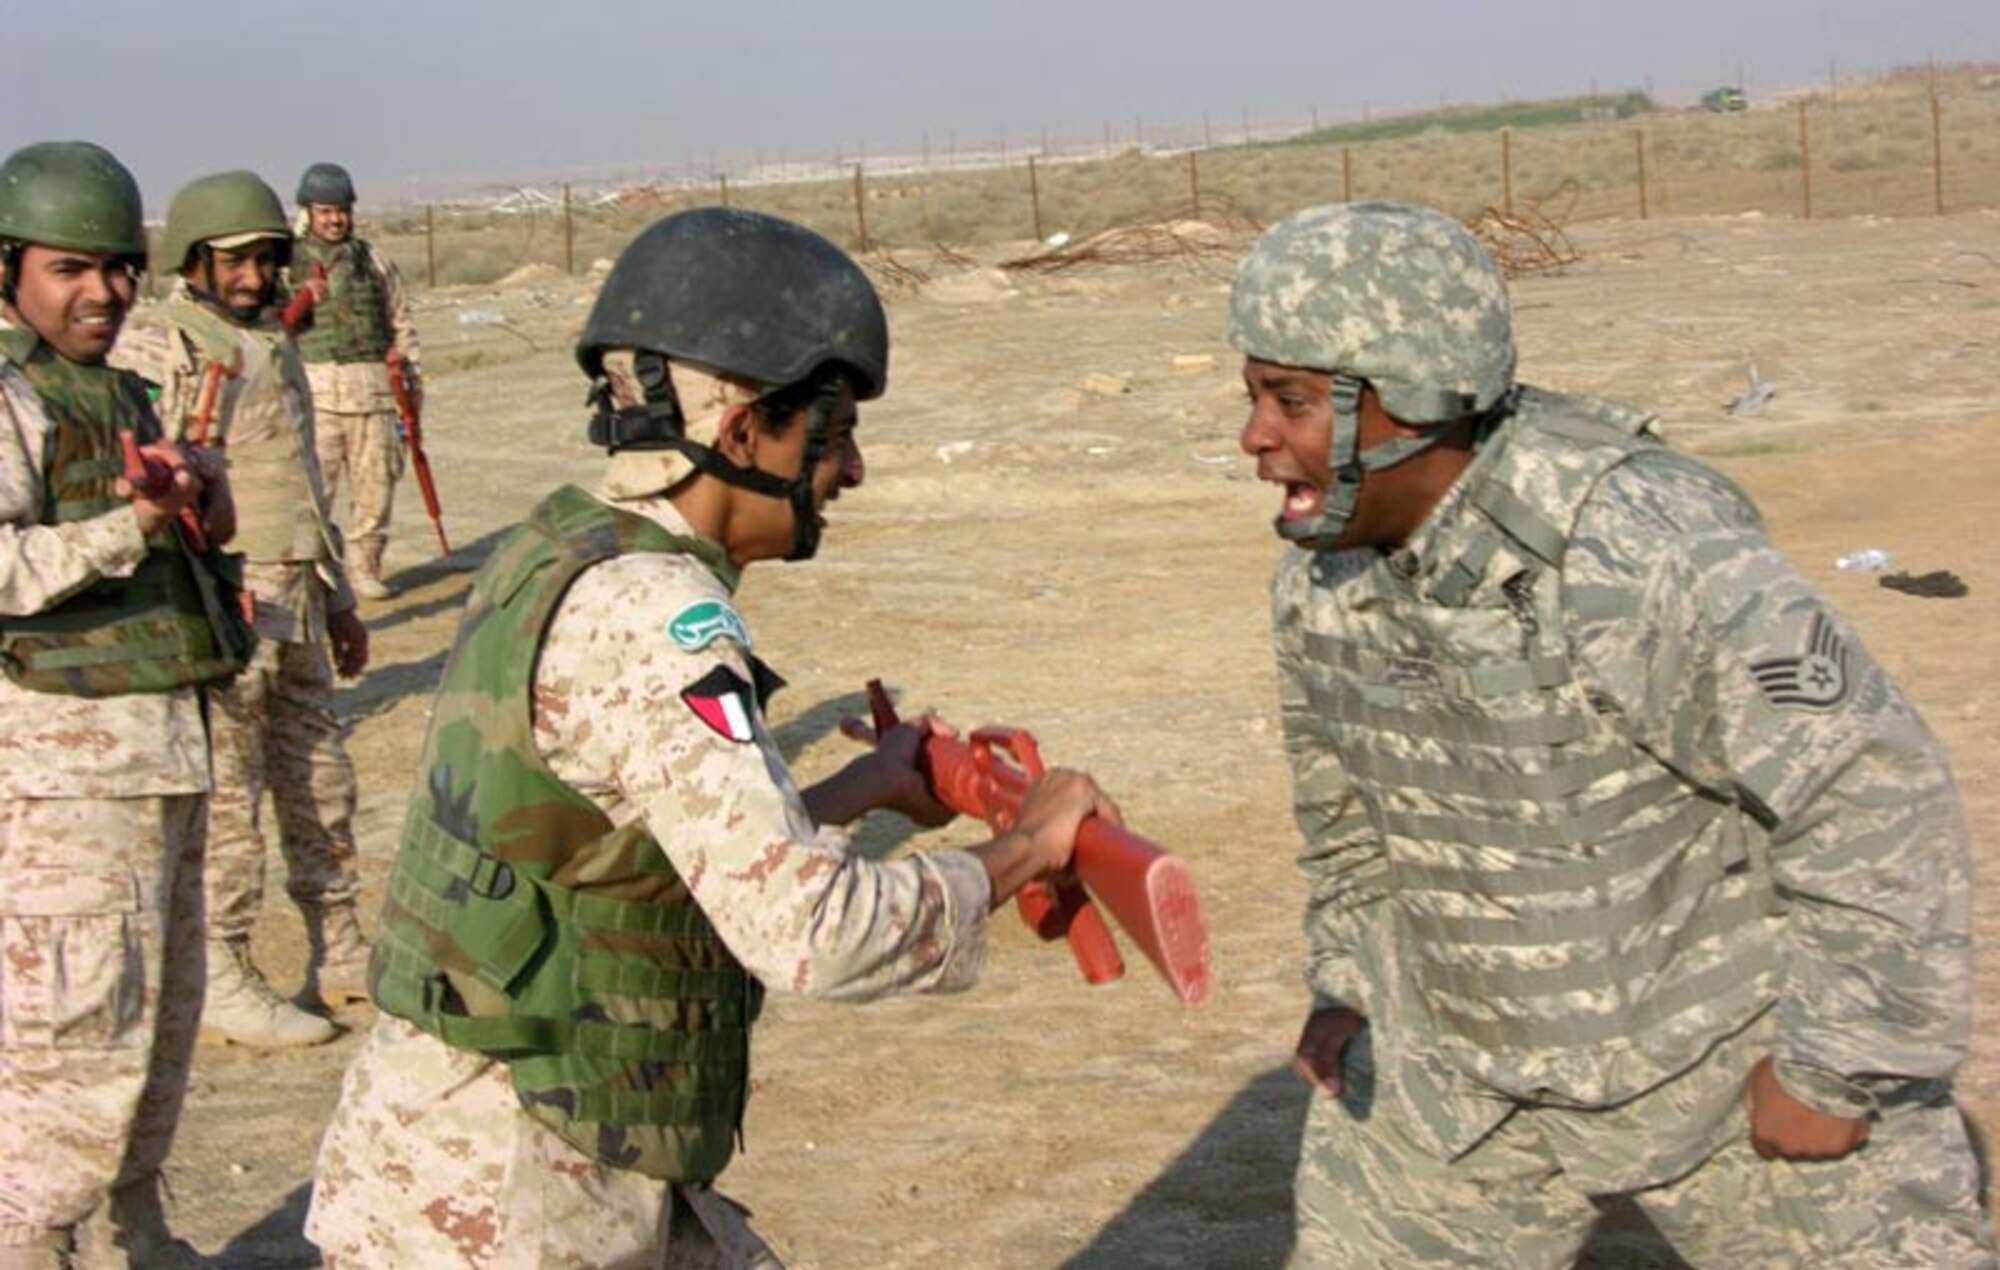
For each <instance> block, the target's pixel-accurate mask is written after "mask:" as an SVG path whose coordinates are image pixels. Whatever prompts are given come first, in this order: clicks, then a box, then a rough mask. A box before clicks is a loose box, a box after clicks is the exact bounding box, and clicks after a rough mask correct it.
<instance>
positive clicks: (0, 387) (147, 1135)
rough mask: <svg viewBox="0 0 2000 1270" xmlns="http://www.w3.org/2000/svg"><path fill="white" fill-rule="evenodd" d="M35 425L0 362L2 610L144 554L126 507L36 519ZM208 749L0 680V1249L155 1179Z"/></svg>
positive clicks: (141, 710)
mask: <svg viewBox="0 0 2000 1270" xmlns="http://www.w3.org/2000/svg"><path fill="white" fill-rule="evenodd" d="M5 328H6V323H5V322H4V321H0V329H5ZM50 428H51V425H50V421H49V419H48V417H47V415H46V414H45V413H44V411H43V409H42V407H41V403H40V401H39V399H38V398H37V396H36V393H35V391H34V389H33V388H32V387H30V386H29V384H28V383H27V381H26V379H25V378H24V377H23V376H22V375H21V373H20V372H19V370H18V369H17V368H16V367H15V366H13V365H12V364H11V363H10V362H8V361H6V360H5V359H4V358H0V614H5V615H8V616H14V615H27V614H34V613H41V612H44V611H47V610H49V609H51V608H54V607H55V606H57V605H59V604H61V603H62V602H63V601H64V600H65V599H67V598H68V597H70V596H72V595H74V594H75V593H77V592H78V591H79V590H80V589H82V588H83V587H85V586H87V585H89V584H90V583H92V582H95V581H97V580H99V579H102V578H122V577H129V576H131V574H132V572H133V571H134V570H135V569H136V568H137V567H138V565H139V563H140V561H141V560H142V559H143V558H144V556H145V554H146V551H147V544H146V540H145V538H144V537H143V536H141V534H140V532H139V524H138V520H137V518H136V517H135V515H134V514H133V513H132V512H131V511H130V510H129V509H120V510H116V511H112V512H108V513H106V514H103V515H100V516H95V517H91V518H89V519H83V520H71V521H67V522H64V523H60V524H54V525H48V524H43V523H41V522H42V508H43V499H44V478H45V472H44V467H43V462H44V457H43V456H44V454H45V453H46V450H45V446H46V445H47V442H48V437H49V433H50ZM207 751H208V743H207V738H206V736H205V735H204V732H203V728H202V716H201V703H200V700H199V698H198V696H197V693H196V690H195V689H192V688H182V689H178V690H175V691H172V692H160V693H131V694H125V695H120V696H108V697H83V696H71V695H66V694H60V693H52V692H38V691H30V690H28V689H26V688H22V687H20V686H18V685H16V684H15V683H14V682H13V681H12V680H11V679H8V678H5V677H0V817H4V818H3V819H0V1124H4V1125H5V1126H6V1128H5V1131H4V1132H0V1245H16V1246H18V1245H26V1244H36V1243H45V1244H48V1245H49V1246H55V1243H54V1241H56V1240H57V1239H59V1235H58V1232H60V1231H62V1230H63V1229H64V1228H67V1227H72V1226H78V1225H82V1226H83V1229H84V1231H88V1230H89V1229H90V1228H91V1224H90V1222H89V1221H88V1219H89V1218H90V1217H91V1216H93V1215H94V1214H96V1215H101V1214H102V1213H103V1212H104V1206H105V1201H106V1197H107V1195H111V1196H112V1197H113V1202H116V1195H117V1193H118V1192H119V1191H121V1190H125V1189H127V1188H131V1189H135V1190H136V1189H140V1188H145V1189H147V1190H148V1191H149V1193H150V1190H151V1188H153V1187H156V1186H157V1184H158V1178H157V1175H158V1173H159V1170H160V1168H161V1166H162V1164H163V1163H164V1162H165V1160H166V1157H167V1153H168V1148H169V1147H170V1146H171V1144H172V1141H173V1133H174V1126H175V1122H176V1121H177V1120H178V1118H179V1113H180V1104H181V1097H182V1095H183V1093H184V1092H185V1091H186V1088H187V1079H188V1071H189V1067H190V1063H191V1060H192V1055H193V1047H194V1040H195V1031H196V1021H197V1018H198V1016H199V1014H200V1010H201V987H202V943H201V851H202V831H203V821H204V818H205V814H206V812H205V803H206V798H205V791H206V790H207V788H208V753H207ZM79 1238H87V1236H85V1235H84V1234H83V1232H82V1231H80V1232H79ZM84 1251H85V1252H86V1253H87V1254H88V1255H91V1256H99V1257H102V1258H103V1260H102V1261H98V1262H85V1264H114V1263H115V1261H114V1256H115V1254H114V1253H113V1252H112V1251H111V1250H109V1249H107V1248H103V1247H99V1248H96V1249H85V1250H84Z"/></svg>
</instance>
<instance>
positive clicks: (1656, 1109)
mask: <svg viewBox="0 0 2000 1270" xmlns="http://www.w3.org/2000/svg"><path fill="white" fill-rule="evenodd" d="M1759 1039H1760V1037H1759V1035H1758V1034H1757V1030H1756V1029H1753V1030H1752V1035H1750V1036H1747V1037H1739V1038H1732V1040H1731V1041H1730V1042H1725V1043H1724V1044H1723V1045H1722V1046H1721V1047H1720V1048H1719V1050H1718V1052H1717V1053H1716V1054H1714V1055H1711V1057H1710V1059H1709V1060H1708V1062H1710V1063H1726V1064H1728V1066H1729V1071H1731V1072H1734V1071H1739V1070H1740V1071H1741V1072H1742V1073H1743V1074H1744V1075H1745V1076H1747V1075H1748V1074H1749V1066H1750V1062H1751V1061H1753V1060H1754V1054H1753V1053H1752V1052H1751V1051H1753V1050H1756V1049H1761V1048H1762V1046H1761V1045H1759V1044H1757V1043H1756V1042H1757V1041H1758V1040H1759ZM1356 1075H1357V1073H1356V1071H1355V1069H1354V1067H1353V1066H1350V1068H1349V1076H1350V1090H1349V1093H1348V1095H1346V1096H1343V1097H1342V1098H1339V1099H1335V1098H1328V1097H1325V1096H1323V1095H1317V1094H1316V1095H1314V1096H1313V1099H1312V1104H1311V1109H1310V1111H1309V1112H1308V1114H1307V1118H1306V1130H1305V1140H1304V1142H1303V1144H1302V1147H1301V1150H1300V1153H1299V1171H1298V1177H1297V1182H1296V1204H1297V1216H1298V1244H1297V1248H1296V1249H1295V1251H1294V1253H1293V1258H1292V1263H1291V1264H1293V1265H1295V1266H1300V1267H1314V1268H1318V1267H1339V1268H1341V1270H1348V1268H1353V1270H1361V1268H1363V1267H1384V1268H1386V1267H1397V1268H1399V1270H1400V1268H1402V1267H1423V1266H1437V1267H1447V1266H1448V1267H1471V1266H1479V1267H1486V1266H1507V1267H1510V1268H1516V1267H1517V1268H1519V1270H1536V1268H1538V1267H1548V1268H1549V1270H1555V1268H1557V1267H1562V1268H1564V1270H1566V1268H1567V1267H1569V1266H1572V1265H1574V1264H1575V1261H1576V1258H1577V1255H1578V1254H1579V1253H1580V1252H1581V1251H1582V1250H1583V1246H1584V1244H1585V1242H1586V1240H1587V1239H1588V1238H1589V1236H1590V1233H1591V1228H1592V1227H1593V1226H1594V1225H1595V1224H1596V1221H1597V1218H1598V1216H1599V1209H1598V1208H1597V1206H1596V1205H1595V1204H1594V1203H1593V1194H1592V1191H1593V1190H1595V1188H1590V1187H1587V1186H1585V1185H1582V1184H1579V1181H1578V1179H1577V1176H1576V1172H1575V1169H1576V1166H1578V1165H1579V1164H1580V1165H1581V1166H1582V1167H1583V1168H1585V1169H1587V1170H1598V1169H1616V1168H1618V1167H1620V1165H1621V1164H1624V1165H1626V1166H1628V1167H1643V1162H1644V1161H1645V1160H1646V1159H1647V1158H1648V1156H1649V1154H1650V1153H1651V1151H1652V1149H1653V1147H1654V1140H1655V1139H1656V1138H1667V1139H1670V1140H1671V1141H1673V1142H1674V1143H1676V1144H1685V1143H1687V1142H1688V1141H1690V1140H1698V1139H1699V1138H1700V1137H1702V1136H1703V1133H1704V1130H1703V1129H1702V1128H1701V1127H1699V1126H1697V1127H1696V1128H1695V1130H1694V1131H1693V1132H1692V1133H1691V1132H1690V1129H1689V1125H1688V1124H1687V1123H1686V1119H1685V1118H1687V1117H1695V1118H1700V1117H1702V1116H1708V1117H1711V1118H1715V1119H1717V1121H1718V1122H1717V1123H1715V1124H1714V1129H1715V1131H1716V1132H1715V1139H1716V1140H1719V1141H1720V1142H1721V1143H1722V1145H1721V1146H1720V1148H1719V1149H1717V1150H1715V1151H1714V1152H1713V1154H1711V1155H1709V1156H1708V1158H1707V1159H1706V1160H1704V1161H1702V1162H1699V1163H1695V1164H1693V1165H1692V1167H1691V1168H1689V1169H1687V1171H1684V1172H1681V1173H1680V1175H1679V1176H1674V1177H1671V1179H1670V1180H1668V1181H1666V1182H1665V1183H1663V1184H1659V1185H1652V1186H1645V1187H1642V1188H1634V1189H1631V1190H1629V1191H1624V1192H1623V1194H1625V1195H1626V1196H1627V1197H1628V1198H1629V1199H1630V1200H1631V1201H1632V1202H1633V1203H1635V1204H1636V1205H1637V1206H1638V1207H1639V1208H1640V1209H1641V1210H1642V1211H1643V1212H1644V1213H1645V1214H1646V1216H1647V1217H1648V1218H1649V1219H1650V1220H1651V1221H1652V1223H1653V1225H1654V1226H1655V1227H1657V1228H1658V1229H1659V1231H1660V1233H1661V1234H1663V1235H1665V1236H1666V1238H1667V1239H1668V1241H1669V1242H1671V1243H1672V1244H1673V1246H1674V1251H1675V1252H1676V1253H1678V1254H1679V1255H1680V1256H1681V1257H1682V1258H1684V1259H1685V1260H1686V1261H1687V1262H1688V1263H1690V1264H1692V1265H1694V1266H1697V1267H1708V1266H1713V1267H1720V1268H1724V1270H1738V1268H1747V1267H1792V1266H1813V1267H1831V1266H1840V1267H1868V1268H1870V1270H1877V1268H1882V1270H1886V1268H1888V1267H1907V1268H1908V1270H1946V1268H1948V1267H1949V1268H1956V1267H1973V1266H1982V1267H1991V1266H1993V1265H1995V1264H1996V1262H1995V1259H1994V1250H1993V1249H1994V1245H1993V1235H1992V1229H1991V1226H1990V1224H1989V1222H1988V1220H1987V1218H1986V1216H1985V1214H1984V1213H1982V1212H1981V1210H1980V1207H1979V1167H1978V1162H1977V1160H1976V1159H1975V1158H1974V1156H1973V1153H1972V1149H1971V1145H1970V1142H1969V1141H1968V1139H1967V1136H1966V1131H1965V1122H1964V1118H1963V1117H1962V1116H1961V1115H1960V1113H1959V1110H1958V1108H1957V1106H1956V1105H1955V1104H1953V1102H1952V1101H1951V1099H1950V1096H1949V1093H1948V1092H1946V1091H1945V1090H1944V1089H1943V1088H1942V1087H1938V1088H1936V1089H1934V1090H1932V1091H1931V1093H1932V1096H1931V1098H1930V1099H1929V1100H1928V1101H1920V1102H1910V1103H1906V1104H1903V1105H1897V1106H1891V1107H1888V1108H1886V1109H1885V1110H1884V1112H1883V1113H1882V1117H1881V1119H1880V1120H1879V1121H1878V1122H1877V1123H1876V1124H1875V1126H1874V1129H1873V1132H1872V1134H1871V1136H1870V1137H1869V1140H1868V1142H1867V1144H1866V1145H1864V1146H1863V1147H1862V1148H1861V1149H1860V1150H1859V1151H1856V1152H1854V1153H1853V1154H1851V1155H1848V1156H1847V1157H1845V1158H1843V1159H1839V1160H1828V1161H1810V1162H1808V1161H1790V1160H1772V1161H1766V1160H1763V1159H1760V1158H1759V1157H1758V1156H1757V1154H1756V1152H1755V1151H1753V1150H1752V1149H1751V1147H1750V1137H1749V1117H1748V1115H1747V1113H1746V1112H1745V1111H1744V1110H1743V1107H1742V1105H1741V1101H1740V1099H1738V1098H1735V1097H1730V1098H1728V1099H1726V1100H1725V1101H1723V1102H1721V1103H1720V1104H1716V1103H1715V1101H1714V1100H1713V1099H1712V1098H1709V1097H1708V1094H1707V1092H1706V1090H1714V1089H1728V1088H1730V1087H1731V1086H1732V1085H1733V1086H1734V1087H1736V1088H1740V1083H1737V1082H1735V1081H1733V1080H1732V1081H1729V1082H1723V1081H1708V1082H1704V1081H1700V1080H1696V1081H1693V1082H1691V1083H1692V1084H1693V1085H1694V1086H1695V1087H1696V1089H1697V1092H1696V1093H1695V1094H1693V1095H1691V1096H1690V1097H1688V1098H1681V1097H1678V1096H1677V1091H1676V1090H1675V1089H1674V1086H1675V1085H1678V1084H1681V1083H1682V1082H1687V1081H1689V1077H1686V1076H1683V1077H1681V1078H1679V1079H1677V1080H1676V1081H1674V1082H1670V1084H1669V1085H1667V1086H1664V1087H1662V1089H1660V1090H1657V1091H1654V1092H1652V1093H1648V1094H1646V1095H1643V1096H1642V1097H1640V1098H1638V1099H1635V1100H1634V1101H1633V1102H1632V1103H1628V1104H1626V1105H1625V1106H1624V1107H1621V1108H1615V1109H1612V1110H1610V1111H1605V1112H1596V1113H1587V1112H1575V1111H1564V1110H1560V1109H1553V1108H1527V1107H1524V1108H1521V1109H1519V1110H1517V1111H1516V1112H1515V1113H1514V1114H1513V1115H1512V1116H1510V1117H1509V1118H1508V1119H1507V1120H1506V1121H1504V1122H1502V1123H1501V1125H1500V1126H1499V1127H1498V1128H1497V1129H1495V1130H1494V1131H1493V1132H1492V1133H1491V1134H1490V1135H1489V1136H1488V1137H1486V1138H1485V1139H1483V1140H1482V1141H1481V1142H1480V1143H1479V1144H1478V1145H1477V1146H1475V1147H1473V1148H1472V1150H1470V1151H1468V1152H1467V1153H1466V1154H1464V1155H1462V1156H1460V1157H1458V1158H1457V1159H1455V1160H1449V1161H1446V1160H1440V1159H1438V1158H1437V1157H1435V1156H1433V1155H1430V1154H1428V1153H1427V1152H1425V1151H1424V1150H1423V1149H1422V1148H1421V1147H1419V1146H1418V1145H1417V1144H1416V1143H1415V1142H1414V1141H1413V1140H1412V1139H1411V1138H1410V1136H1409V1133H1408V1130H1407V1129H1406V1128H1404V1126H1403V1124H1402V1123H1401V1121H1402V1114H1401V1113H1399V1112H1398V1111H1397V1109H1396V1107H1395V1105H1394V1103H1393V1100H1390V1099H1369V1098H1367V1097H1366V1096H1365V1094H1362V1093H1361V1092H1360V1091H1362V1090H1365V1089H1367V1088H1369V1087H1370V1086H1371V1085H1372V1081H1371V1079H1370V1076H1371V1075H1372V1073H1365V1072H1363V1073H1360V1074H1359V1075H1360V1079H1359V1081H1355V1080H1354V1079H1353V1078H1354V1077H1355V1076H1356ZM1649 1115H1650V1116H1651V1117H1652V1118H1654V1119H1656V1120H1658V1121H1660V1123H1659V1124H1657V1125H1655V1126H1650V1127H1649V1125H1648V1124H1647V1119H1648V1117H1649ZM1683 1167H1684V1168H1685V1167H1686V1166H1683ZM1610 1193H1618V1192H1603V1191H1598V1192H1597V1196H1596V1197H1597V1198H1604V1197H1606V1196H1607V1194H1610ZM1647 1264H1651V1262H1650V1261H1648V1262H1647Z"/></svg>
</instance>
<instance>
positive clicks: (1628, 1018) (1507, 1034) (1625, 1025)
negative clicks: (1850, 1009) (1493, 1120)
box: [1430, 940, 1776, 1050]
mask: <svg viewBox="0 0 2000 1270" xmlns="http://www.w3.org/2000/svg"><path fill="white" fill-rule="evenodd" d="M1772 947H1773V943H1772V941H1769V940H1765V941H1762V942H1760V943H1758V944H1755V945H1753V946H1752V947H1750V948H1748V949H1739V950H1738V952H1737V955H1735V956H1731V957H1727V958H1724V959H1723V960H1721V961H1719V962H1717V963H1716V964H1715V965H1713V966H1710V967H1709V968H1707V969H1705V970H1701V971H1698V972H1696V973H1694V974H1692V975H1689V976H1687V977H1686V978H1682V979H1677V980H1675V981H1674V982H1672V983H1670V984H1668V985H1666V986H1664V987H1654V988H1650V989H1648V990H1647V992H1646V994H1645V995H1644V996H1642V997H1639V998H1637V999H1636V1000H1620V1001H1618V1002H1616V1003H1615V1004H1614V1005H1613V1006H1612V1008H1609V1009H1607V1010H1605V1011H1604V1012H1603V1013H1598V1014H1580V1013H1574V1012H1571V1013H1565V1014H1564V1015H1562V1016H1560V1017H1555V1018H1522V1017H1513V1016H1502V1017H1498V1018H1486V1017H1481V1016H1479V1015H1475V1014H1471V1013H1469V1012H1467V1011H1464V1010H1459V1009H1454V1008H1452V1007H1451V1006H1449V1005H1447V1004H1445V1002H1444V1001H1442V1000H1438V999H1433V1000H1432V1001H1431V1002H1430V1008H1431V1010H1432V1012H1433V1013H1435V1014H1437V1015H1438V1016H1439V1017H1440V1018H1442V1019H1444V1020H1446V1021H1447V1023H1448V1025H1449V1026H1450V1028H1451V1030H1452V1031H1453V1032H1455V1033H1456V1034H1458V1035H1459V1036H1461V1037H1463V1038H1465V1039H1466V1040H1468V1041H1471V1042H1473V1043H1474V1044H1476V1045H1481V1046H1485V1047H1487V1048H1491V1049H1502V1050H1515V1049H1535V1050H1547V1049H1549V1048H1551V1047H1557V1048H1580V1047H1585V1046H1598V1045H1604V1044H1606V1043H1608V1042H1611V1041H1617V1040H1624V1039H1629V1038H1631V1037H1633V1036H1637V1035H1643V1034H1644V1033H1646V1032H1650V1031H1652V1030H1654V1029H1656V1028H1659V1027H1661V1026H1662V1025H1664V1024H1667V1023H1670V1022H1672V1021H1674V1020H1675V1019H1676V1018H1677V1017H1678V1016H1680V1015H1683V1014H1685V1013H1687V1012H1688V1011H1690V1010H1693V1009H1696V1008H1698V1007H1699V1008H1703V1009H1704V1011H1705V1013H1707V1014H1710V1015H1712V1016H1713V1017H1715V1018H1718V1019H1722V1020H1725V1021H1728V1020H1734V1019H1739V1018H1742V1017H1745V1014H1744V1010H1745V1008H1746V1007H1747V1006H1748V1005H1749V1004H1750V1003H1751V1001H1757V1002H1761V1001H1762V1000H1763V998H1764V997H1765V995H1766V994H1767V993H1768V992H1769V990H1770V989H1769V985H1767V984H1765V983H1763V982H1762V980H1763V979H1764V978H1765V976H1767V975H1768V974H1769V973H1770V972H1771V971H1772V970H1773V969H1774V967H1775V962H1776V956H1775V953H1774V952H1773V950H1772ZM1617 995H1618V996H1620V997H1624V996H1626V995H1627V994H1625V993H1619V994H1617Z"/></svg>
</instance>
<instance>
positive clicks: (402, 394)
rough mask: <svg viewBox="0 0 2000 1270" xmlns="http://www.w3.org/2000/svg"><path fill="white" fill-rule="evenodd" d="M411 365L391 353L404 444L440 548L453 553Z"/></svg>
mask: <svg viewBox="0 0 2000 1270" xmlns="http://www.w3.org/2000/svg"><path fill="white" fill-rule="evenodd" d="M408 370H409V368H408V367H407V366H406V365H405V364H404V362H403V358H402V356H401V354H398V353H393V352H392V353H390V354H389V391H391V392H393V393H395V394H396V417H397V418H398V419H400V420H401V421H402V425H403V428H402V431H403V444H404V445H405V446H407V447H408V448H409V451H410V470H411V471H413V472H415V473H416V474H417V490H418V492H419V493H421V494H422V495H423V496H424V511H425V512H427V513H429V515H430V518H431V528H432V529H435V530H437V539H438V550H439V552H441V553H442V554H444V555H447V556H448V555H450V554H451V543H450V542H449V541H448V540H447V539H446V538H445V536H444V508H443V506H442V505H440V504H439V502H438V490H437V480H436V478H435V477H433V476H432V475H431V460H430V456H429V455H427V454H425V453H424V427H423V423H422V421H421V420H420V419H419V418H418V416H417V402H416V397H415V394H413V393H412V392H411V391H410V380H409V373H408Z"/></svg>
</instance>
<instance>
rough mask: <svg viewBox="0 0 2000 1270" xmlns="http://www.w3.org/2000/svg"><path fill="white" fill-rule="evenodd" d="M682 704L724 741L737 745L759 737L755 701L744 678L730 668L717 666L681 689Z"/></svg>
mask: <svg viewBox="0 0 2000 1270" xmlns="http://www.w3.org/2000/svg"><path fill="white" fill-rule="evenodd" d="M681 700H682V701H684V702H686V703H687V707H688V709H690V710H692V711H694V715H695V717H696V718H697V719H700V720H701V721H702V723H703V724H704V725H705V726H706V727H707V728H708V730H709V731H711V732H713V733H715V734H716V735H717V736H719V737H721V738H722V739H723V740H725V741H734V742H736V743H737V744H738V745H742V744H745V743H747V742H749V741H751V740H754V739H755V738H756V735H757V727H756V724H755V723H754V722H753V721H752V720H753V719H754V717H755V716H754V714H753V711H755V709H756V698H755V696H754V695H753V692H752V689H751V687H750V685H749V683H748V682H747V681H745V680H744V678H743V676H741V675H739V674H737V673H736V672H735V671H733V670H731V669H730V668H729V667H727V666H717V667H716V668H715V669H713V670H711V671H709V672H708V673H707V674H705V675H703V676H702V677H701V678H699V679H697V680H695V681H694V682H693V683H691V684H689V685H688V686H687V687H685V688H683V689H681Z"/></svg>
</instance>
